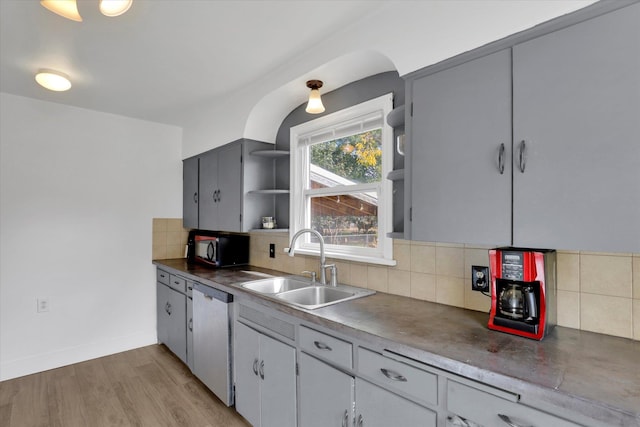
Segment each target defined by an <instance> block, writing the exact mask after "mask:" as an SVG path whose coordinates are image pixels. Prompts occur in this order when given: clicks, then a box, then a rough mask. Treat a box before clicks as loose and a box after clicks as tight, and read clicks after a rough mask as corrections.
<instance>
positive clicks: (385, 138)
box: [289, 93, 396, 266]
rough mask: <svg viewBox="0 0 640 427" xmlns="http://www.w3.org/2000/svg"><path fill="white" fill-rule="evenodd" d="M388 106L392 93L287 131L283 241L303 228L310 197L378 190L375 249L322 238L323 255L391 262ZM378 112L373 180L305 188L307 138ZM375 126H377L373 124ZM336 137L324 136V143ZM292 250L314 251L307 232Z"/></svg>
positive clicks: (315, 245)
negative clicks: (377, 167)
mask: <svg viewBox="0 0 640 427" xmlns="http://www.w3.org/2000/svg"><path fill="white" fill-rule="evenodd" d="M392 109H393V93H388V94H385V95H382V96H379V97H377V98H373V99H370V100H368V101H365V102H362V103H360V104H356V105H353V106H350V107H347V108H345V109H342V110H339V111H336V112H334V113H331V114H327V115H324V116H321V117H318V118H316V119H313V120H310V121H308V122H305V123H301V124H299V125H297V126H294V127H291V129H290V143H291V149H290V156H291V157H290V161H291V162H290V168H289V170H290V199H289V202H290V203H289V206H290V208H289V211H290V212H289V214H290V215H289V239H292V238H293V235H294V234H295V233H296V232H297V231H299V230H301V229H303V228H309V225H308V224H310V214H311V197H312V196H319V195H323V196H328V195H338V194H340V195H343V194H345V190H346V189H348V192H347V193H356V192H363V191H377V193H378V247H377V248H362V247H356V246H346V245H331V244H328V243H326V242H325V255H326V256H327V257H330V258H334V259H341V260H348V261H357V262H367V263H372V264H380V265H388V266H393V265H395V264H396V263H395V261H394V260H393V239H391V238H390V237H388V235H387V233H389V232H390V231H391V230H392V213H393V199H392V191H393V184H392V182H391V181H390V180H388V179H387V174H388V173H389V172H390V171H391V170H392V168H393V149H394V144H393V128H392V127H391V126H389V125H388V124H387V122H386V117H387V115H388V114H389V112H391V110H392ZM376 114H381V146H382V165H381V166H382V174H381V177H380V181H379V182H375V183H358V184H353V185H346V186H336V187H330V188H319V189H310V188H308V185H309V184H308V183H309V182H310V180H309V173H310V166H309V165H310V162H309V150H308V147H309V146H310V145H312V144H311V143H308V142H307V140H309V139H310V138H311V136H313V135H322V134H331V129H336V128H340V126H341V125H344V124H345V123H350V122H354V121H358V119H361V118H365V117H370V116H372V115H376ZM375 128H376V129H377V128H378V126H376V127H375ZM366 130H368V129H363V130H362V131H361V132H364V131H366ZM333 139H336V138H335V137H327V138H325V139H323V140H322V141H320V140H319V141H315V142H314V143H316V142H323V141H324V142H326V141H331V140H333ZM295 245H296V247H295V250H296V252H298V253H302V254H307V255H319V253H320V248H319V246H320V245H319V244H318V243H312V242H311V239H310V234H309V233H306V234H304V235H302V236H300V238H299V239H298V240H297V241H296V243H295Z"/></svg>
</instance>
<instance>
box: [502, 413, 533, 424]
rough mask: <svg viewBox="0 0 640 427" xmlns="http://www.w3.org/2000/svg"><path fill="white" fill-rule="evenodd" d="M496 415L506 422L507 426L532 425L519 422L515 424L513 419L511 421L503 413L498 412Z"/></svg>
mask: <svg viewBox="0 0 640 427" xmlns="http://www.w3.org/2000/svg"><path fill="white" fill-rule="evenodd" d="M498 417H500V419H501V420H502V421H504V422H505V423H507V425H508V426H509V427H532V426H521V425H520V424H516V423H514V422H513V421H511V418H509V417H508V416H506V415H503V414H498Z"/></svg>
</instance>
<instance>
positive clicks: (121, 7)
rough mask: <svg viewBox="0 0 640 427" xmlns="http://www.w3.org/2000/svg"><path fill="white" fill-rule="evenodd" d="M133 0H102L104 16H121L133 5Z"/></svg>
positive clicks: (101, 6)
mask: <svg viewBox="0 0 640 427" xmlns="http://www.w3.org/2000/svg"><path fill="white" fill-rule="evenodd" d="M132 2H133V0H100V12H102V14H103V15H104V16H110V17H112V16H120V15H122V14H123V13H125V12H126V11H127V10H129V8H130V7H131V3H132Z"/></svg>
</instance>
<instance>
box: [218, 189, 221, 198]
mask: <svg viewBox="0 0 640 427" xmlns="http://www.w3.org/2000/svg"><path fill="white" fill-rule="evenodd" d="M220 193H221V191H220V189H218V201H220V200H221V197H220Z"/></svg>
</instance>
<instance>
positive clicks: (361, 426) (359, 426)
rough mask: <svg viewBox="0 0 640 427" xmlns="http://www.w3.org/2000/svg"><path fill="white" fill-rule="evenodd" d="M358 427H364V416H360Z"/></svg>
mask: <svg viewBox="0 0 640 427" xmlns="http://www.w3.org/2000/svg"><path fill="white" fill-rule="evenodd" d="M357 426H358V427H363V426H364V418H362V414H360V415H358V424H357Z"/></svg>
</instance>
